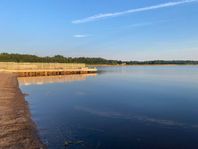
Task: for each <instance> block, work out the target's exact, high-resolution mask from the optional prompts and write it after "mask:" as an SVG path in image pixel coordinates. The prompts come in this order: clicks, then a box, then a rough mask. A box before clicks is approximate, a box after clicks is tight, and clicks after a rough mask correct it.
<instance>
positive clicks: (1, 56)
mask: <svg viewBox="0 0 198 149" xmlns="http://www.w3.org/2000/svg"><path fill="white" fill-rule="evenodd" d="M0 62H42V63H85V64H96V65H97V64H106V65H158V64H159V65H167V64H176V65H187V64H192V65H197V64H198V61H191V60H173V61H164V60H154V61H119V60H107V59H104V58H89V57H77V58H75V57H74V58H72V57H64V56H62V55H55V56H51V57H49V56H45V57H40V56H36V55H30V54H9V53H0Z"/></svg>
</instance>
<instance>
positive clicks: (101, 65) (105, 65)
mask: <svg viewBox="0 0 198 149" xmlns="http://www.w3.org/2000/svg"><path fill="white" fill-rule="evenodd" d="M87 66H89V67H115V66H124V67H127V66H198V64H131V65H108V64H97V65H94V64H89V65H88V64H87Z"/></svg>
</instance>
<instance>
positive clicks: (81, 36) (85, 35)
mask: <svg viewBox="0 0 198 149" xmlns="http://www.w3.org/2000/svg"><path fill="white" fill-rule="evenodd" d="M89 36H90V35H88V34H76V35H73V37H74V38H86V37H89Z"/></svg>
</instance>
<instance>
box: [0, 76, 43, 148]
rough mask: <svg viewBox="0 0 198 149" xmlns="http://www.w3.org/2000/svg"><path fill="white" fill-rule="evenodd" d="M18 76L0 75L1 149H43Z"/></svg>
mask: <svg viewBox="0 0 198 149" xmlns="http://www.w3.org/2000/svg"><path fill="white" fill-rule="evenodd" d="M43 148H45V146H44V145H43V144H42V143H41V141H40V139H39V137H38V135H37V130H36V126H35V124H34V123H33V121H32V119H31V114H30V111H29V108H28V104H27V102H26V101H25V98H24V95H23V93H22V92H21V90H20V88H19V85H18V81H17V77H16V75H13V74H10V73H0V149H43Z"/></svg>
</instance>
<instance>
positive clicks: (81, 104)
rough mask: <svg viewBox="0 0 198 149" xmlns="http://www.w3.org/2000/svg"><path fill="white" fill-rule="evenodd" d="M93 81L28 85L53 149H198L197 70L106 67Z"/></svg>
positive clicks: (28, 82)
mask: <svg viewBox="0 0 198 149" xmlns="http://www.w3.org/2000/svg"><path fill="white" fill-rule="evenodd" d="M99 69H101V70H104V72H103V73H100V74H97V75H95V76H94V75H93V76H85V75H84V76H68V77H64V78H52V79H44V80H43V78H40V79H30V80H27V79H26V80H23V79H22V81H21V82H23V83H22V84H23V85H21V88H22V90H23V92H25V93H28V94H29V96H27V97H26V99H27V101H28V103H29V105H30V109H31V113H32V115H33V120H34V121H35V122H36V124H37V125H38V129H39V130H40V135H41V137H42V139H43V141H44V142H45V143H47V144H48V147H49V149H64V141H65V140H70V141H80V140H81V141H83V143H80V144H73V145H70V146H69V147H67V148H68V149H197V148H198V67H196V66H164V67H161V66H154V67H150V66H146V67H138V66H133V67H101V68H99Z"/></svg>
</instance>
